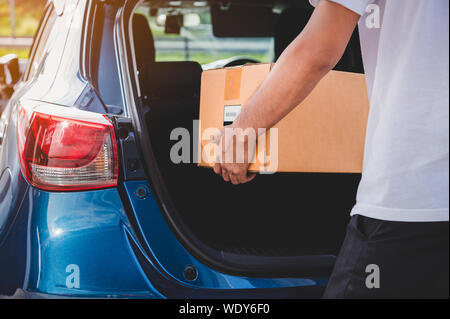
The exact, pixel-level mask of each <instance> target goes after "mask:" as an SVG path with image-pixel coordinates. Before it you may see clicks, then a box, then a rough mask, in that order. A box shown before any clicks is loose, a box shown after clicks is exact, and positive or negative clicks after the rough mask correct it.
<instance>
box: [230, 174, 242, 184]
mask: <svg viewBox="0 0 450 319" xmlns="http://www.w3.org/2000/svg"><path fill="white" fill-rule="evenodd" d="M230 180H231V183H232V184H233V185H239V184H240V183H241V182H240V181H239V177H238V176H236V175H233V174H231V175H230Z"/></svg>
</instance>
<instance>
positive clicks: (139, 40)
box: [133, 14, 155, 82]
mask: <svg viewBox="0 0 450 319" xmlns="http://www.w3.org/2000/svg"><path fill="white" fill-rule="evenodd" d="M133 39H134V49H135V56H136V64H137V69H138V72H139V79H140V80H141V82H142V79H144V78H146V74H145V73H146V72H147V70H148V69H149V66H150V65H151V64H152V63H153V62H155V41H154V39H153V33H152V31H151V29H150V26H149V24H148V21H147V18H146V17H145V16H144V15H142V14H134V15H133Z"/></svg>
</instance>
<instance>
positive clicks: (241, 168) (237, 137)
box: [213, 125, 256, 185]
mask: <svg viewBox="0 0 450 319" xmlns="http://www.w3.org/2000/svg"><path fill="white" fill-rule="evenodd" d="M250 130H251V129H250ZM245 133H246V132H245V131H244V130H242V129H240V128H237V127H234V126H233V125H229V126H225V127H224V128H223V129H222V130H221V131H220V134H218V135H216V136H214V137H213V142H214V143H216V144H217V145H218V146H219V148H218V150H219V151H218V152H217V157H216V162H215V165H214V172H215V173H216V174H217V175H221V176H222V178H223V179H224V181H226V182H231V183H233V185H239V184H245V183H248V182H250V181H251V180H253V179H254V178H255V176H256V174H255V173H250V174H249V173H248V167H249V165H250V162H251V161H252V159H253V157H254V156H255V149H256V134H245Z"/></svg>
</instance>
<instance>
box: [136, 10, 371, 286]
mask: <svg viewBox="0 0 450 319" xmlns="http://www.w3.org/2000/svg"><path fill="white" fill-rule="evenodd" d="M308 10H309V11H308V12H307V14H304V12H303V11H300V15H301V16H302V15H303V16H302V19H303V20H304V21H303V20H302V19H299V18H298V16H299V11H298V10H297V9H294V10H293V11H292V10H291V11H290V10H285V13H283V17H280V19H279V21H280V23H279V25H278V27H277V34H279V35H275V49H276V51H277V52H278V51H279V52H281V51H282V49H280V47H281V46H283V48H284V47H286V46H287V45H288V44H289V42H290V41H291V40H292V39H293V38H294V37H295V36H296V35H297V34H298V30H301V28H302V27H303V26H304V25H305V24H306V21H307V19H308V18H309V15H310V14H311V10H310V9H308ZM299 21H300V23H299ZM299 24H300V25H299ZM293 28H294V29H295V30H297V31H295V30H293ZM133 29H134V30H135V32H134V36H135V38H134V47H135V54H136V64H137V70H138V74H139V83H140V92H141V98H140V107H141V109H140V110H139V112H138V114H141V118H140V122H141V126H142V127H143V128H144V131H143V132H141V133H142V134H141V136H140V138H141V139H147V140H148V142H149V143H144V144H146V145H148V146H150V147H145V149H144V148H143V153H144V158H145V161H146V164H147V173H148V174H149V176H150V181H149V182H150V185H152V187H153V191H154V192H155V195H156V196H157V197H158V199H159V203H160V207H161V212H162V213H163V215H164V216H165V218H166V220H167V222H168V224H169V225H170V226H171V228H172V230H173V232H174V233H175V234H176V235H177V238H178V239H179V240H180V241H181V243H182V244H183V245H184V247H185V248H186V249H187V250H188V251H189V252H191V253H192V254H193V255H194V256H195V257H197V258H198V259H199V260H200V261H202V262H204V263H205V264H207V265H210V266H212V267H213V268H215V269H218V270H221V271H223V272H226V273H233V274H238V275H241V276H243V275H247V276H261V277H266V276H271V277H274V276H279V277H290V276H304V275H307V274H313V273H314V274H318V275H323V276H327V275H329V273H330V271H331V269H332V267H333V264H334V260H335V255H336V254H337V253H338V250H339V247H340V245H341V244H342V242H343V239H344V235H345V230H346V224H347V222H348V220H349V213H350V210H351V208H352V206H353V205H354V202H355V197H356V190H357V186H358V183H359V179H360V175H359V174H324V173H322V174H315V173H277V174H273V175H259V176H257V177H256V178H255V179H254V180H253V181H252V182H250V183H248V184H245V185H239V186H234V185H232V184H230V183H225V182H224V181H223V180H222V179H221V178H220V177H218V176H217V175H215V174H214V172H213V171H212V169H209V168H203V167H198V165H197V164H196V163H193V162H192V161H191V163H180V164H175V163H173V161H172V160H171V156H170V153H171V150H172V147H173V145H174V144H176V143H178V141H179V140H178V139H177V136H175V140H171V138H170V137H171V133H172V132H173V130H174V129H175V128H180V127H181V128H185V129H187V131H188V132H189V135H190V146H191V147H190V151H191V154H190V156H189V158H190V159H191V160H192V159H193V153H194V152H195V150H196V148H195V147H194V144H196V142H197V141H195V139H196V138H195V136H196V132H197V129H196V127H195V125H194V121H195V120H198V118H199V104H200V82H201V74H202V67H201V66H200V64H198V63H197V62H188V61H185V62H154V61H155V54H154V52H155V47H154V45H153V37H152V36H151V31H150V30H149V28H148V24H147V20H146V19H143V18H142V17H141V18H138V17H137V15H135V19H134V20H133ZM288 30H293V31H291V32H287V31H288ZM279 52H278V54H279ZM278 54H277V55H278ZM277 55H276V56H277ZM150 57H151V58H150ZM337 68H338V69H340V70H345V71H353V72H362V62H361V54H360V48H359V39H358V37H357V32H356V33H355V34H354V37H353V38H352V41H351V43H350V45H349V48H348V49H347V51H346V53H345V54H344V57H343V59H342V60H341V61H340V62H339V63H338V66H337ZM141 144H142V143H141Z"/></svg>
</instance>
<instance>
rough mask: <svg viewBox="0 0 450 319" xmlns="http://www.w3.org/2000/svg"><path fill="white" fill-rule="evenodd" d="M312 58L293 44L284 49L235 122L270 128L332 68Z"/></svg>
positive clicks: (242, 124)
mask: <svg viewBox="0 0 450 319" xmlns="http://www.w3.org/2000/svg"><path fill="white" fill-rule="evenodd" d="M314 59H315V58H314V57H313V56H311V53H308V52H306V49H305V50H302V48H297V47H292V48H289V49H288V50H286V51H285V52H284V54H283V55H282V56H281V57H280V59H279V60H278V62H277V63H276V65H275V67H274V68H273V70H272V71H271V73H270V75H269V77H268V78H267V80H266V81H265V82H264V83H263V85H262V86H261V87H260V88H259V89H258V91H257V92H256V93H255V95H254V96H253V97H252V98H251V99H250V101H249V102H248V103H247V105H246V106H245V107H244V109H243V111H242V113H241V115H240V116H239V117H238V119H237V120H236V122H235V125H236V126H237V127H241V128H253V129H255V130H256V131H257V129H258V128H267V129H268V128H271V127H272V126H274V125H275V124H276V123H277V122H278V121H280V120H281V119H282V118H283V117H285V116H286V115H287V114H288V113H289V112H290V111H292V109H294V108H295V107H296V106H297V105H298V104H299V103H301V101H303V100H304V99H305V98H306V97H307V96H308V94H309V93H310V92H311V91H312V89H313V88H314V87H315V86H316V84H317V83H318V82H319V81H320V79H321V78H322V77H323V76H324V75H325V74H326V73H327V72H328V71H329V70H330V69H331V68H332V66H328V65H323V64H322V63H319V62H318V61H315V60H314ZM297 61H301V62H297Z"/></svg>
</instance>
